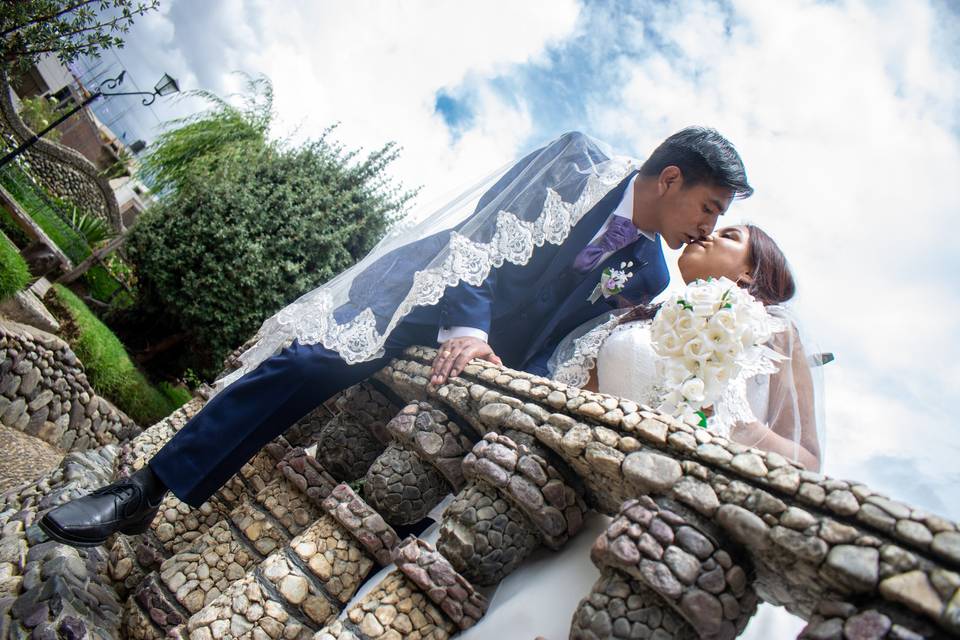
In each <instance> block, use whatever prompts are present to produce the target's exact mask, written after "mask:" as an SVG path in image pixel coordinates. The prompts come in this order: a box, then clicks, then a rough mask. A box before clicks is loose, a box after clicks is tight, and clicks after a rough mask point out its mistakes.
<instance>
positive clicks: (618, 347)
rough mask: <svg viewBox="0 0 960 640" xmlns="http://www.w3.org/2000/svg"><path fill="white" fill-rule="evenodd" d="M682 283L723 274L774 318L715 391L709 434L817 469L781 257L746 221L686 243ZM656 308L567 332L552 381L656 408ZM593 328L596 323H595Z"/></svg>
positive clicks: (808, 365) (813, 415)
mask: <svg viewBox="0 0 960 640" xmlns="http://www.w3.org/2000/svg"><path fill="white" fill-rule="evenodd" d="M678 266H679V268H680V273H681V275H682V276H683V280H684V282H686V283H688V284H689V283H691V282H694V281H696V280H704V279H707V278H721V277H725V278H727V279H729V280H730V281H733V282H736V283H738V284H739V285H740V286H741V287H742V288H744V289H745V290H746V291H747V292H748V293H749V294H750V295H751V296H752V297H753V298H754V299H756V300H758V301H759V302H761V303H763V305H764V306H765V309H766V311H767V313H768V314H769V315H770V316H773V317H774V318H777V319H780V320H782V327H783V329H782V330H781V331H779V332H777V333H775V334H774V337H773V338H772V339H771V341H770V343H769V344H768V345H767V346H768V347H769V349H764V350H759V351H757V352H756V355H755V356H754V357H753V358H752V359H751V361H750V362H748V363H745V366H744V368H743V370H742V372H741V374H740V375H739V376H738V377H737V378H735V379H734V380H732V381H731V382H730V383H729V385H728V388H727V389H726V390H725V392H724V393H723V395H722V397H721V399H720V400H719V401H718V402H717V406H716V407H714V408H713V415H712V416H711V417H710V418H709V419H708V420H707V428H708V429H710V430H712V431H714V432H716V433H719V434H720V435H724V436H727V437H729V438H730V439H732V440H734V441H735V442H739V443H741V444H744V445H747V446H751V447H757V448H760V449H765V450H767V451H773V452H776V453H779V454H781V455H783V456H785V457H788V458H790V459H792V460H795V461H797V462H799V463H801V464H802V465H803V466H805V467H806V468H807V469H810V470H814V471H816V470H819V468H820V464H821V459H822V444H821V443H822V434H820V435H818V428H817V424H818V422H819V421H818V419H817V417H818V411H819V409H820V406H819V405H820V404H821V403H818V402H817V401H816V395H817V394H816V389H817V388H818V386H817V385H815V384H814V379H815V376H814V372H813V371H812V368H813V367H812V365H815V364H817V363H818V361H811V360H810V358H808V354H807V353H806V352H805V350H804V347H803V344H802V342H801V340H800V338H799V332H798V329H797V326H796V323H795V321H794V320H792V318H791V316H790V314H789V312H788V311H787V310H786V309H785V308H784V307H783V306H782V305H783V303H785V302H787V301H788V300H789V299H790V298H792V297H793V295H794V292H795V290H796V287H795V284H794V280H793V276H792V274H791V272H790V268H789V266H788V265H787V261H786V258H785V257H784V255H783V252H782V251H781V250H780V248H779V247H778V246H777V244H776V243H775V242H774V241H773V239H772V238H771V237H770V236H769V235H768V234H767V233H766V232H764V231H763V230H762V229H760V228H759V227H756V226H754V225H739V226H732V227H726V228H723V229H719V230H718V231H716V232H715V233H714V234H712V235H710V236H708V237H706V238H703V239H700V240H698V241H696V242H694V243H692V244H689V245H687V246H686V248H685V249H684V250H683V253H682V254H681V255H680V258H679V260H678ZM658 308H659V306H653V307H651V306H646V305H641V306H637V307H634V308H633V309H631V310H629V311H627V312H626V313H625V314H623V313H621V314H620V315H617V314H616V313H612V314H608V315H605V316H601V317H600V318H598V319H594V320H592V321H590V322H588V323H586V324H584V325H582V326H581V327H580V328H578V329H577V330H575V331H574V332H572V333H571V334H570V335H568V336H567V337H566V338H565V339H564V340H563V341H562V342H561V343H560V345H559V346H558V347H557V349H556V351H555V352H554V355H553V357H552V358H551V359H550V362H549V363H548V368H549V369H550V373H551V377H552V378H553V379H554V380H557V381H559V382H564V383H566V384H569V385H572V386H578V387H583V388H585V389H588V390H591V391H599V392H601V393H606V394H609V395H614V396H619V397H623V398H628V399H631V400H635V401H637V402H641V403H645V404H650V405H653V406H656V405H657V404H658V401H657V395H658V388H659V386H660V384H659V383H660V379H659V374H658V368H657V361H658V359H662V358H661V356H658V355H657V353H656V352H655V347H654V341H653V340H652V339H651V331H650V328H651V321H652V319H653V318H654V315H655V314H656V312H657V310H658ZM598 323H599V324H598Z"/></svg>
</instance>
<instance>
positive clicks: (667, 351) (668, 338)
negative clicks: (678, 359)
mask: <svg viewBox="0 0 960 640" xmlns="http://www.w3.org/2000/svg"><path fill="white" fill-rule="evenodd" d="M683 345H684V342H683V340H681V339H680V336H678V335H677V334H676V332H674V331H673V330H672V329H671V330H670V331H667V332H664V333H663V334H661V335H660V336H658V337H657V338H655V342H654V346H655V347H656V352H657V353H658V354H659V355H661V356H666V357H672V356H678V355H680V354H681V353H683Z"/></svg>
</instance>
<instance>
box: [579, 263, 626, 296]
mask: <svg viewBox="0 0 960 640" xmlns="http://www.w3.org/2000/svg"><path fill="white" fill-rule="evenodd" d="M632 266H633V262H621V263H620V268H619V269H611V268H610V267H607V268H606V269H604V270H603V273H601V274H600V282H598V283H597V286H595V287H594V288H593V291H592V292H591V293H590V297H589V298H587V300H588V301H589V302H590V304H593V303H594V302H596V301H597V300H599V299H600V296H603V297H604V298H609V297H610V296H615V295H617V294H618V293H620V292H621V291H623V288H624V287H625V286H626V284H627V280H629V279H630V278H632V277H633V272H632V271H627V269H629V268H630V267H632Z"/></svg>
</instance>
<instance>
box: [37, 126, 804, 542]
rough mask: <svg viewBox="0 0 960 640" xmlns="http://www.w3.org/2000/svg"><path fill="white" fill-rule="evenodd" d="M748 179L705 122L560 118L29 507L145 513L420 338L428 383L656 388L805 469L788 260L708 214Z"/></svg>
mask: <svg viewBox="0 0 960 640" xmlns="http://www.w3.org/2000/svg"><path fill="white" fill-rule="evenodd" d="M752 193H753V188H752V187H751V186H750V184H749V183H748V181H747V176H746V171H745V169H744V166H743V162H742V160H741V158H740V156H739V154H738V153H737V151H736V149H735V148H734V146H733V145H732V144H731V143H730V142H729V141H728V140H726V139H725V138H724V137H723V136H721V135H720V134H719V133H718V132H717V131H715V130H713V129H709V128H704V127H690V128H687V129H684V130H682V131H679V132H677V133H675V134H674V135H671V136H670V137H669V138H667V139H666V140H664V141H663V142H662V143H661V144H660V145H659V146H658V147H657V148H656V149H654V150H653V152H652V153H651V154H650V156H649V157H648V158H647V159H646V160H644V161H643V162H642V163H641V162H637V161H635V160H633V159H630V158H625V157H620V156H613V155H612V154H610V153H608V152H607V151H606V150H605V147H604V146H603V145H601V144H600V143H598V142H597V141H595V140H593V139H592V138H590V137H588V136H586V135H583V134H580V133H568V134H565V135H563V136H561V137H560V138H558V139H556V140H554V141H553V142H551V143H549V144H548V145H546V146H544V147H542V148H540V149H537V150H536V151H534V152H532V153H530V154H528V155H527V156H526V157H524V158H522V159H521V160H520V161H519V162H516V163H515V164H512V165H511V166H510V167H509V168H507V169H505V170H501V171H498V172H497V173H496V174H495V175H493V176H491V177H490V178H488V179H486V180H485V181H483V182H482V183H481V184H480V185H478V186H476V187H474V188H472V189H470V190H469V191H467V192H466V193H464V194H461V195H460V196H459V197H457V198H455V199H454V200H453V201H451V202H450V203H448V204H447V205H446V206H444V207H443V208H441V209H440V210H439V211H437V212H436V213H434V214H433V215H430V216H428V217H425V218H424V219H423V220H421V221H419V222H417V223H415V224H410V225H407V226H406V227H403V226H399V225H398V227H397V228H396V229H394V230H393V231H392V232H391V233H389V234H388V235H387V236H386V237H385V238H384V239H383V240H381V242H380V243H379V244H378V245H377V246H376V247H375V248H374V249H373V251H372V252H371V253H370V254H369V255H368V256H367V257H365V258H364V259H363V260H361V261H360V262H359V263H357V264H356V265H354V266H353V267H351V268H350V269H348V270H347V271H345V272H344V273H342V274H340V275H339V276H337V277H336V278H334V279H333V280H331V281H330V282H328V283H326V284H324V285H322V286H320V287H318V288H317V289H314V290H313V291H311V292H309V293H307V294H305V295H304V296H302V297H301V298H299V299H298V300H296V301H295V302H293V303H291V304H290V305H288V306H287V307H285V308H284V309H282V310H281V311H280V312H279V313H277V314H276V315H274V316H273V317H271V318H269V319H268V320H267V321H266V322H265V323H264V324H263V326H262V327H261V329H260V331H259V332H258V334H257V336H256V340H255V342H254V344H253V346H251V347H250V348H249V349H247V350H246V351H245V352H244V353H243V355H242V356H241V357H240V361H241V366H240V368H239V369H238V370H236V371H234V372H232V373H231V374H229V375H227V376H225V377H223V378H221V379H220V380H218V383H217V388H218V393H217V395H215V396H214V397H213V398H212V399H211V400H210V401H209V402H208V403H207V404H206V406H204V408H203V409H202V410H201V411H200V412H199V413H197V414H196V415H195V416H194V417H193V418H192V419H191V420H190V422H189V423H188V424H187V425H186V426H184V427H183V429H181V430H180V431H179V432H178V433H177V434H176V435H175V436H174V437H173V438H172V439H171V440H170V441H169V442H168V443H167V444H166V445H165V446H164V447H163V448H162V449H161V450H160V451H158V452H157V453H156V455H155V456H154V457H153V458H152V459H151V460H150V461H149V463H148V464H147V465H145V466H144V468H143V469H141V470H140V471H137V472H136V473H134V474H133V475H132V476H130V477H129V478H125V479H122V480H119V481H117V482H115V483H113V484H110V485H108V486H106V487H103V488H101V489H98V490H96V491H94V492H92V493H91V494H89V495H87V496H84V497H81V498H78V499H76V500H73V501H71V502H68V503H66V504H64V505H61V506H59V507H56V508H55V509H53V510H51V511H49V512H48V513H47V514H46V515H45V516H44V517H43V518H42V520H41V522H40V526H41V528H42V529H43V530H44V531H45V532H46V533H47V534H48V535H49V536H50V537H51V538H53V539H55V540H57V541H60V542H63V543H66V544H70V545H75V546H95V545H100V544H103V543H104V542H105V541H106V540H107V538H108V537H109V536H111V535H112V534H114V533H117V532H120V533H124V534H137V533H141V532H143V531H145V530H146V529H147V528H148V527H149V526H150V523H151V522H152V520H153V518H154V517H155V516H156V514H157V510H158V507H159V505H160V503H161V502H162V500H163V498H164V496H165V495H166V493H167V491H172V492H173V493H174V494H175V495H176V496H177V497H178V498H179V499H180V500H182V501H184V502H186V503H187V504H189V505H192V506H194V507H198V506H200V505H201V504H202V503H203V502H204V501H206V500H207V499H208V498H209V497H210V496H211V495H212V494H213V493H214V492H215V491H216V490H217V489H218V488H219V487H220V486H221V485H222V484H223V483H224V482H226V481H227V479H229V478H230V477H231V476H232V475H234V474H235V473H237V471H239V470H240V467H241V466H242V465H243V464H244V463H246V462H247V461H248V460H249V459H250V458H251V457H252V456H253V455H254V454H256V452H257V451H258V450H259V449H260V448H261V447H263V446H264V445H265V444H266V443H268V442H270V441H271V440H273V439H274V438H275V437H277V436H279V435H280V434H282V433H283V432H284V431H285V430H286V429H287V428H289V427H290V426H291V425H293V424H294V423H295V422H296V421H297V420H299V419H300V418H302V417H303V416H305V415H306V414H307V413H309V412H310V411H311V410H313V409H314V408H316V407H317V406H319V405H320V404H321V403H323V402H324V401H325V400H327V399H328V398H330V397H331V396H333V395H334V394H335V393H337V392H339V391H341V390H343V389H346V388H347V387H349V386H352V385H354V384H356V383H358V382H360V381H362V380H364V379H366V378H368V377H369V376H371V375H372V374H373V373H375V372H376V371H377V370H379V369H381V368H382V367H383V366H385V365H386V364H387V363H388V362H389V360H390V359H391V358H392V357H394V356H397V355H399V354H400V353H401V352H402V351H403V350H404V349H405V348H407V347H408V346H411V345H428V346H435V347H438V354H437V356H436V359H435V360H434V362H433V367H432V372H431V380H430V382H431V383H432V384H435V385H441V384H443V383H444V382H445V381H446V380H447V378H449V377H451V376H456V375H458V374H459V373H460V372H461V371H462V370H463V369H464V367H465V366H466V365H467V363H468V362H469V361H470V360H472V359H474V358H481V359H484V360H488V361H490V362H493V363H496V364H502V365H503V366H506V367H510V368H513V369H517V370H524V371H528V372H531V373H534V374H537V375H541V376H545V377H553V378H554V379H555V380H558V381H561V382H564V383H566V384H571V385H575V386H580V387H584V388H589V389H591V390H595V391H599V392H602V393H608V394H612V395H617V396H620V397H624V398H628V399H631V400H634V401H636V402H639V403H643V404H649V405H652V406H658V405H659V406H660V408H661V409H662V410H663V409H664V408H666V410H668V411H670V410H673V411H675V414H676V415H677V417H678V418H680V419H685V420H692V421H694V422H696V423H697V424H700V425H701V426H703V427H704V428H707V429H710V430H713V431H715V432H718V433H721V434H722V435H725V436H727V437H729V438H730V439H732V440H734V441H736V442H740V443H742V444H744V445H748V446H755V447H759V448H762V449H766V450H769V451H774V452H777V453H779V454H781V455H783V456H785V457H787V458H790V459H793V460H795V461H797V462H799V463H801V464H803V465H804V466H805V467H807V468H808V469H812V470H816V469H818V468H819V466H820V459H821V456H822V453H821V452H822V433H821V434H820V435H818V423H820V424H822V420H818V417H817V416H818V414H819V411H820V408H821V407H820V403H819V402H818V401H817V394H816V389H817V386H816V385H815V384H814V380H815V375H814V374H815V367H816V365H817V364H818V363H819V361H818V360H817V358H816V357H814V356H811V354H807V353H806V351H805V350H804V345H803V342H802V340H801V336H800V332H799V329H798V327H797V324H796V322H795V321H794V320H793V319H792V315H791V314H790V313H789V311H788V310H787V309H786V308H785V307H784V303H786V302H787V301H788V300H790V298H791V297H792V296H793V295H794V291H795V284H794V279H793V276H792V274H791V272H790V269H789V267H788V264H787V260H786V258H785V256H784V255H783V253H782V251H781V250H780V248H779V247H778V246H777V244H776V243H775V242H774V241H773V239H772V238H771V237H770V236H769V235H768V234H767V233H765V232H764V231H763V230H762V229H760V228H759V227H756V226H753V225H737V226H728V227H722V228H720V229H715V227H716V225H717V222H718V219H719V218H720V216H722V215H723V214H724V213H725V212H726V211H727V209H728V208H729V207H730V205H731V203H732V202H733V201H734V200H735V199H736V198H746V197H749V196H750V195H751V194H752ZM662 243H665V244H666V245H667V246H668V247H670V248H671V249H680V248H681V247H682V248H683V252H682V253H681V254H680V257H679V269H680V273H681V275H682V277H683V280H684V282H686V283H688V284H689V287H688V289H687V292H686V293H685V294H683V295H682V296H679V297H677V298H675V299H672V300H669V301H668V302H666V303H663V304H662V305H651V302H652V301H653V299H654V298H655V297H656V296H657V295H658V294H660V293H661V292H663V291H664V289H665V288H666V287H667V285H668V282H669V275H668V271H667V264H666V261H665V259H664V255H663V249H662V246H661V244H662ZM711 296H713V297H712V298H711ZM711 305H712V306H711ZM698 322H699V323H701V324H700V325H697V324H696V323H698ZM697 326H701V327H702V330H700V329H698V328H697ZM718 362H719V363H720V364H716V363H718ZM724 363H726V364H724Z"/></svg>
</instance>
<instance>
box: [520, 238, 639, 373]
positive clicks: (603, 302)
mask: <svg viewBox="0 0 960 640" xmlns="http://www.w3.org/2000/svg"><path fill="white" fill-rule="evenodd" d="M652 244H653V243H652V242H651V241H650V240H648V239H647V238H646V237H644V236H640V238H639V239H638V240H637V241H636V242H633V243H632V244H629V245H627V246H626V247H623V248H622V249H620V250H619V251H615V252H614V253H612V254H611V255H610V256H609V257H608V258H607V259H606V260H603V261H602V262H601V263H600V264H599V265H597V266H596V267H594V268H593V269H592V270H590V271H588V272H587V273H586V274H583V275H581V274H579V273H576V272H575V271H574V270H573V269H572V267H571V268H570V271H571V273H574V274H576V277H580V278H582V280H581V281H580V283H579V284H578V285H577V286H576V287H575V288H574V289H573V291H571V292H570V294H569V295H567V297H566V299H564V301H563V303H562V304H561V305H560V306H559V307H558V308H557V309H556V311H555V312H554V313H552V314H551V315H550V318H549V320H548V321H547V322H546V323H545V325H544V326H543V328H542V329H541V331H540V332H539V333H538V334H537V337H536V338H535V339H534V340H532V341H531V343H530V347H529V348H528V349H527V352H526V354H525V355H524V357H523V363H524V364H526V363H527V362H528V361H529V360H530V358H532V357H533V356H535V355H536V354H537V352H539V351H540V349H542V348H543V345H544V343H545V342H546V341H547V340H548V339H549V338H550V336H551V334H552V333H554V332H555V331H556V329H557V325H558V324H559V323H560V322H561V321H562V320H567V319H568V318H571V317H573V318H574V319H575V321H576V324H575V325H574V326H573V327H567V329H568V330H570V329H573V328H574V327H576V326H578V325H580V324H581V323H582V322H584V321H586V320H588V319H590V318H593V317H595V316H598V315H600V314H601V313H604V312H606V311H609V310H611V309H614V308H616V302H615V300H614V298H615V296H614V297H611V298H609V299H607V298H604V297H603V296H600V299H599V300H597V301H596V302H595V303H592V304H591V303H590V302H589V300H588V298H589V297H590V294H591V293H592V292H593V289H594V287H596V286H597V285H598V284H599V283H600V276H601V275H602V274H603V270H604V269H606V268H607V267H611V268H614V269H618V268H620V263H621V262H630V261H632V262H633V266H632V267H630V268H629V269H628V271H632V272H633V274H634V277H633V278H631V279H630V280H629V281H627V285H626V286H625V287H624V292H626V291H628V290H629V289H630V288H631V286H630V285H631V284H632V283H633V281H639V277H638V276H639V274H638V273H637V272H638V271H640V270H641V269H643V268H645V267H646V266H647V264H648V259H647V257H646V252H647V249H648V246H649V245H652ZM570 262H572V260H571V261H570ZM568 267H569V265H568ZM581 315H586V317H585V318H583V319H580V318H579V316H581Z"/></svg>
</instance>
